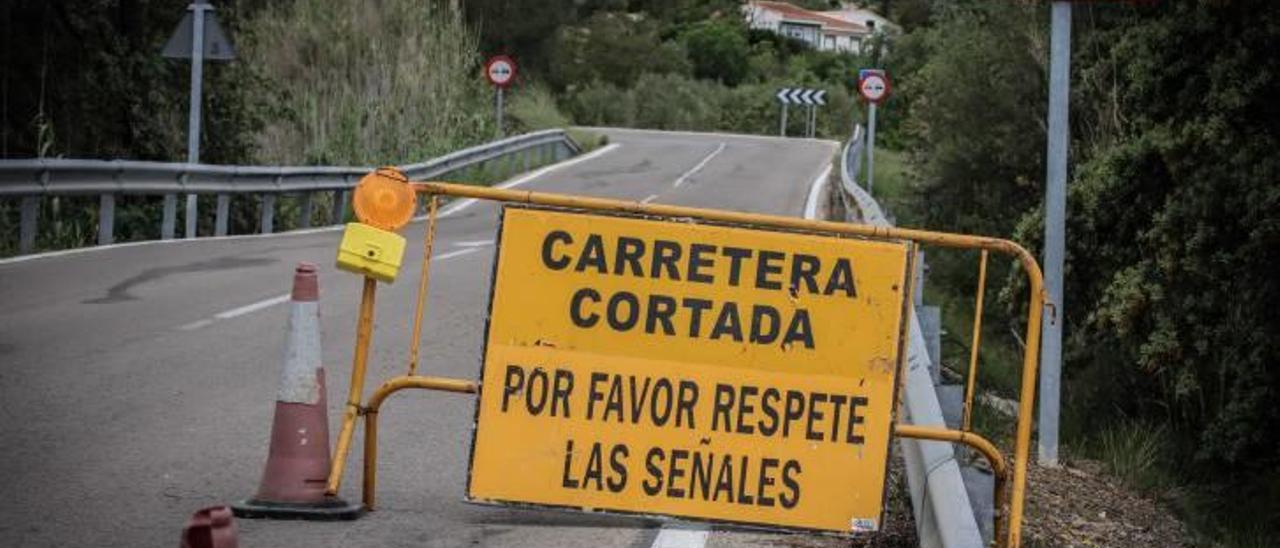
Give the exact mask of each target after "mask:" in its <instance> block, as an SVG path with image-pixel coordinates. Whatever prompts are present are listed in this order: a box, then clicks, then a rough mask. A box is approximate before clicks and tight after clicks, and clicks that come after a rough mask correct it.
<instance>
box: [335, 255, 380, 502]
mask: <svg viewBox="0 0 1280 548" xmlns="http://www.w3.org/2000/svg"><path fill="white" fill-rule="evenodd" d="M377 292H378V281H377V280H375V279H373V278H369V277H365V279H364V292H363V293H362V294H361V296H360V318H359V319H358V320H357V321H356V350H355V358H354V359H353V360H352V364H351V388H350V390H349V391H348V393H347V406H346V408H345V409H343V411H342V430H341V431H340V432H339V433H338V445H337V447H336V448H334V451H333V453H334V455H333V463H332V465H331V467H330V468H329V483H328V485H327V486H326V487H325V490H324V492H325V494H326V495H329V496H336V495H337V494H338V487H340V486H341V484H342V469H343V468H344V467H345V465H346V463H347V451H348V450H349V449H350V448H351V434H352V432H353V431H354V430H355V427H356V416H358V415H359V414H360V396H361V394H362V393H363V392H364V372H365V369H366V367H367V366H368V363H369V341H370V339H372V338H373V304H374V300H375V298H376V296H377Z"/></svg>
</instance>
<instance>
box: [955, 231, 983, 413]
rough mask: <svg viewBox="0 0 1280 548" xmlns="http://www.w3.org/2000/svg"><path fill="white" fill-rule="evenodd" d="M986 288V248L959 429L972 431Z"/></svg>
mask: <svg viewBox="0 0 1280 548" xmlns="http://www.w3.org/2000/svg"><path fill="white" fill-rule="evenodd" d="M986 289H987V250H985V249H984V250H982V257H981V258H980V259H978V299H977V304H975V305H974V310H973V343H972V344H971V345H969V375H968V378H967V379H966V382H965V388H964V417H963V418H962V419H961V427H960V429H961V430H964V431H965V432H972V431H973V390H974V385H975V383H976V382H977V379H978V347H979V346H980V345H981V344H982V303H983V296H984V295H985V293H986Z"/></svg>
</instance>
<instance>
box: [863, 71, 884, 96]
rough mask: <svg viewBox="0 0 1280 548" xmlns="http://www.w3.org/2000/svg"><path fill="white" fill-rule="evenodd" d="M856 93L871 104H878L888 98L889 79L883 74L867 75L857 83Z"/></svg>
mask: <svg viewBox="0 0 1280 548" xmlns="http://www.w3.org/2000/svg"><path fill="white" fill-rule="evenodd" d="M858 93H861V94H862V98H863V99H866V100H867V101H869V102H872V103H880V102H881V101H884V100H885V99H886V98H887V97H889V77H888V76H886V75H885V74H884V73H875V72H873V73H871V74H867V75H866V76H865V77H863V78H862V80H861V81H860V82H858Z"/></svg>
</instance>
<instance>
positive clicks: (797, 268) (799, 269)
mask: <svg viewBox="0 0 1280 548" xmlns="http://www.w3.org/2000/svg"><path fill="white" fill-rule="evenodd" d="M541 258H542V264H543V265H544V266H545V267H546V268H548V269H551V270H555V271H571V272H579V273H593V274H612V275H615V276H633V277H637V278H649V279H654V280H660V279H666V280H671V281H677V282H686V283H690V284H706V285H712V284H722V285H724V284H727V285H728V286H731V287H754V288H755V289H760V290H766V291H788V292H789V293H790V294H791V296H792V297H796V296H799V294H800V293H801V292H804V293H808V294H812V295H823V296H833V295H835V296H841V297H847V298H850V299H853V298H855V297H857V295H858V291H857V288H856V287H855V285H854V275H853V265H852V263H851V262H850V261H849V259H847V258H844V257H841V258H837V259H835V260H834V261H830V260H828V261H826V262H825V263H824V261H823V260H822V259H821V258H820V257H817V256H814V255H808V254H804V253H787V252H782V251H773V250H768V249H750V248H744V247H733V246H716V245H712V244H706V243H690V244H687V246H686V245H685V244H683V243H681V242H675V241H670V240H662V239H656V240H652V241H648V240H643V239H640V238H632V237H629V236H618V237H605V236H601V235H599V234H588V235H587V236H586V237H585V238H575V237H574V236H573V235H572V234H570V233H568V232H566V231H563V230H552V231H550V232H548V233H547V235H546V236H545V237H544V238H543V240H542V249H541ZM568 312H569V318H570V320H572V322H573V324H574V325H575V326H577V327H579V328H583V329H591V328H596V327H597V326H600V325H607V326H608V327H609V328H610V329H613V330H614V331H618V332H628V331H632V330H639V329H643V330H644V332H645V333H648V334H657V333H661V334H663V335H668V336H674V335H677V333H679V334H684V335H687V336H688V337H691V338H706V339H710V340H721V339H724V340H733V341H734V342H743V341H746V342H749V343H754V344H760V345H768V344H774V343H780V344H781V345H782V346H783V347H784V348H790V347H791V346H792V345H794V344H798V345H801V346H803V347H804V348H807V349H812V348H814V335H813V322H812V320H811V319H810V317H809V311H808V310H807V309H805V308H802V307H787V308H786V309H784V310H781V311H780V310H778V309H777V308H776V307H774V306H770V305H767V304H753V305H750V307H749V308H747V307H746V305H743V306H742V308H741V309H740V308H739V303H735V302H733V301H724V302H716V301H712V300H710V299H702V298H692V297H676V296H671V295H663V294H657V293H654V294H649V295H637V294H635V293H632V292H630V291H617V292H615V293H613V294H610V295H605V294H601V292H600V291H598V290H596V289H594V288H591V287H583V288H580V289H578V290H577V291H575V292H574V293H573V296H572V297H571V298H570V299H569V310H568Z"/></svg>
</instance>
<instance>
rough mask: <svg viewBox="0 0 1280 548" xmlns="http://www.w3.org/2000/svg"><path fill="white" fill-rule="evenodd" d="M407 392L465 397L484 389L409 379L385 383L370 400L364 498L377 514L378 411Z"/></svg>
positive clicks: (462, 382)
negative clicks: (389, 397) (393, 398)
mask: <svg viewBox="0 0 1280 548" xmlns="http://www.w3.org/2000/svg"><path fill="white" fill-rule="evenodd" d="M407 388H418V389H423V390H440V391H444V392H457V393H462V394H475V393H476V392H479V390H480V385H479V383H477V382H475V381H468V380H462V379H451V378H447V377H424V376H421V375H406V376H403V377H395V378H392V379H388V380H387V382H384V383H382V386H379V387H378V389H377V390H375V391H374V392H373V396H370V397H369V405H368V407H366V408H365V412H364V496H363V497H362V502H363V503H364V507H365V510H373V507H374V503H375V502H376V498H377V495H376V492H375V490H376V488H377V482H378V409H379V408H380V407H382V402H383V401H384V400H386V399H387V397H388V396H390V395H392V394H394V393H396V392H399V391H401V390H404V389H407Z"/></svg>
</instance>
